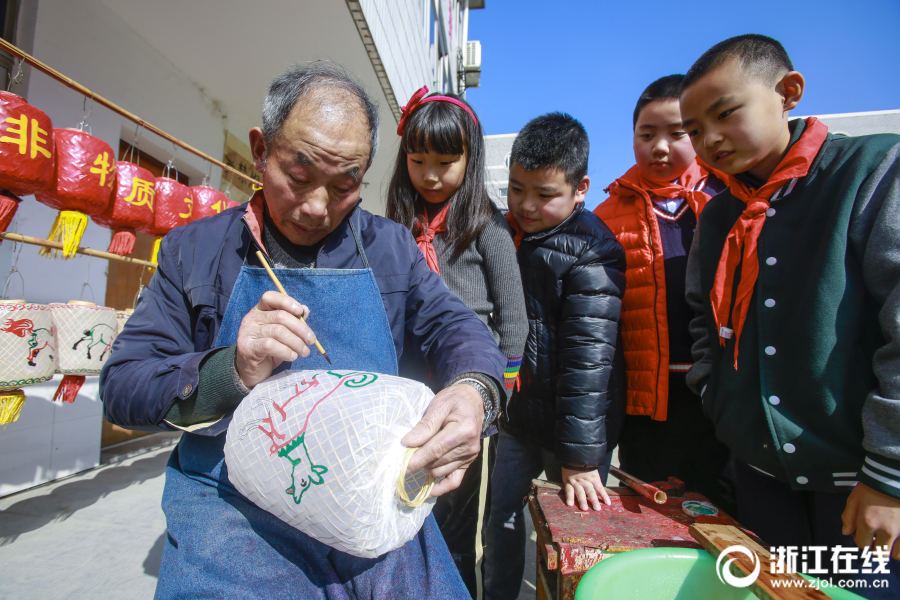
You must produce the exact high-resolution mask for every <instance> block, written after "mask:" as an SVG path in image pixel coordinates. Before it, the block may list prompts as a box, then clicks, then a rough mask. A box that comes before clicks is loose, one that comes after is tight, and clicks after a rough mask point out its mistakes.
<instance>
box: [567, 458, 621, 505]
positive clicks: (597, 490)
mask: <svg viewBox="0 0 900 600" xmlns="http://www.w3.org/2000/svg"><path fill="white" fill-rule="evenodd" d="M562 478H563V485H564V486H565V489H566V504H567V505H568V506H575V500H576V499H577V500H578V506H579V507H580V508H581V510H588V501H590V505H591V507H593V509H594V510H600V500H599V499H598V496H599V497H600V498H603V504H606V505H607V506H609V503H610V502H609V495H608V494H607V493H606V488H605V487H603V481H602V480H601V479H600V473H598V472H597V469H592V470H590V471H573V470H571V469H567V468H565V467H562Z"/></svg>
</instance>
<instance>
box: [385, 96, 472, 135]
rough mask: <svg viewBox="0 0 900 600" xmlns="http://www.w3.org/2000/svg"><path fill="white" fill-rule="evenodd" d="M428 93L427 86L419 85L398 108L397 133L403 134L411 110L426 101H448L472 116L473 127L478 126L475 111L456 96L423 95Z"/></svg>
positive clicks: (411, 112)
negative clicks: (404, 104)
mask: <svg viewBox="0 0 900 600" xmlns="http://www.w3.org/2000/svg"><path fill="white" fill-rule="evenodd" d="M426 94H428V86H427V85H423V86H422V87H420V88H419V89H418V90H417V91H416V93H415V94H413V95H412V98H410V99H409V102H408V103H407V104H406V106H404V107H403V108H401V109H400V113H401V115H400V123H398V124H397V135H401V136H402V135H403V128H404V127H406V119H408V118H409V115H411V114H413V111H414V110H416V109H417V108H418V107H419V106H421V105H422V104H425V103H426V102H435V101H439V102H449V103H450V104H455V105H456V106H458V107H460V108H461V109H463V110H464V111H466V112H467V113H469V116H470V117H472V122H473V123H475V127H478V119H477V118H476V117H475V113H474V112H472V109H471V108H469V107H468V106H466V104H465V102H461V101H459V100H457V99H456V98H451V97H450V96H430V97H428V98H426V97H425V95H426Z"/></svg>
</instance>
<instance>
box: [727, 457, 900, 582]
mask: <svg viewBox="0 0 900 600" xmlns="http://www.w3.org/2000/svg"><path fill="white" fill-rule="evenodd" d="M736 462H737V464H736V468H735V471H736V474H737V502H738V520H739V521H740V522H741V525H743V526H744V527H746V528H747V529H749V530H750V531H752V532H753V533H755V534H756V535H757V536H759V538H760V539H761V540H762V541H763V542H764V543H765V544H767V545H768V546H769V547H777V546H796V547H797V549H798V550H800V549H802V548H803V546H807V547H809V546H826V547H827V548H828V549H827V551H825V552H824V553H823V554H822V556H823V560H822V564H821V566H822V567H823V568H825V569H827V570H828V571H829V573H828V574H819V573H808V574H809V575H812V576H814V577H817V578H819V579H822V580H827V579H831V580H832V583H833V584H835V585H836V584H837V583H838V581H839V580H841V579H853V580H863V581H867V582H869V583H868V587H863V586H861V585H852V584H851V586H852V587H851V586H847V587H848V589H850V591H852V592H854V593H856V594H859V595H860V596H863V597H864V598H872V599H881V598H898V597H900V561H897V560H891V561H890V566H889V570H890V574H878V573H876V574H858V575H846V574H845V575H832V574H831V572H832V561H831V557H832V554H831V553H832V549H833V548H835V547H837V546H844V547H851V548H855V547H856V543H855V542H854V541H853V537H852V536H849V535H843V534H841V527H842V525H843V523H842V521H841V513H843V512H844V507H845V505H846V504H847V496H848V494H841V493H828V492H797V491H794V490H792V489H791V486H789V485H788V484H786V483H782V482H780V481H778V480H777V479H775V478H774V477H769V476H767V475H763V474H762V473H760V472H758V471H756V470H754V469H752V468H750V467H749V466H747V465H745V464H744V463H742V462H740V461H736ZM857 556H858V555H857ZM809 560H810V563H812V561H813V560H814V559H813V557H812V555H811V554H810V555H809ZM873 566H874V565H873ZM861 567H862V562H861V561H858V560H857V561H855V562H854V563H853V568H854V569H855V570H857V571H858V570H860V569H861ZM797 570H799V571H801V572H802V571H803V569H802V568H801V565H800V563H799V561H798V564H797ZM807 570H808V569H807ZM873 580H887V581H888V585H887V587H882V588H875V587H874V586H873V585H874V584H872V583H871V582H872V581H873ZM845 585H846V584H845ZM824 591H825V592H826V593H827V592H828V590H827V589H826V590H824Z"/></svg>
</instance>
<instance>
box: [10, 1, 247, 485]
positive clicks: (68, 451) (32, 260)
mask: <svg viewBox="0 0 900 600" xmlns="http://www.w3.org/2000/svg"><path fill="white" fill-rule="evenodd" d="M31 16H32V17H36V19H35V20H33V21H32V23H33V26H34V29H33V34H32V31H27V30H25V31H21V32H20V35H19V40H20V43H21V44H22V47H23V50H25V51H26V52H29V53H30V54H32V55H33V56H35V57H36V58H38V59H39V60H41V61H43V62H44V63H46V64H48V65H50V66H51V67H53V68H55V69H57V70H58V71H60V72H62V73H64V74H66V75H68V76H69V77H71V78H72V79H74V80H75V81H78V82H79V83H81V84H83V85H85V86H87V87H88V88H90V89H93V90H95V91H96V92H97V93H99V94H101V95H102V96H104V97H106V98H108V99H109V100H111V101H113V102H115V103H116V104H118V105H119V106H122V107H124V108H126V109H127V110H129V111H131V112H132V113H135V114H137V115H139V116H141V117H142V118H144V119H146V120H147V121H148V122H150V123H153V124H154V125H157V126H158V127H161V128H162V129H163V130H164V131H168V132H172V133H173V134H175V135H177V136H178V137H179V138H180V139H183V140H184V141H186V142H188V143H189V144H191V145H193V146H194V147H196V148H198V149H200V150H203V151H204V152H207V153H208V154H210V155H212V156H221V154H222V148H223V146H224V128H223V123H222V119H221V115H220V114H218V113H217V111H216V108H215V106H214V105H213V103H212V102H211V100H210V99H209V98H207V97H206V96H204V94H203V92H202V91H201V90H200V89H199V88H198V87H197V86H196V85H195V84H193V83H192V82H191V81H190V80H189V79H188V78H187V77H185V76H184V75H183V74H182V73H181V72H180V71H179V70H178V69H177V68H176V66H175V65H173V64H172V63H170V62H169V61H167V60H165V59H164V58H163V57H162V56H161V55H160V54H159V53H158V52H156V51H155V50H154V49H153V47H152V46H150V45H149V44H148V43H146V42H145V41H144V39H143V38H142V37H141V36H140V35H138V33H137V32H135V31H134V30H133V29H131V28H130V27H129V26H128V25H127V24H126V23H125V22H124V21H123V20H122V19H120V18H119V17H117V16H116V15H115V13H112V12H111V11H110V10H108V9H107V8H106V7H105V6H104V5H103V4H102V3H101V2H99V1H97V0H80V1H79V2H71V1H68V0H41V2H40V3H39V5H38V7H37V12H36V14H32V15H31ZM29 26H31V25H30V24H29V19H28V18H23V19H20V28H26V29H27V28H28V27H29ZM32 39H33V42H31V41H29V40H32ZM25 69H26V70H30V67H27V66H26V67H25ZM26 83H27V85H22V86H18V88H17V87H15V86H14V87H13V89H12V90H11V91H13V92H15V93H18V94H21V95H23V96H25V98H26V99H27V100H28V101H29V103H30V104H32V105H34V106H35V107H37V108H39V109H40V110H42V111H44V112H45V113H47V114H48V115H49V116H50V118H51V119H52V121H53V125H54V127H58V128H61V127H74V126H77V125H78V123H79V121H81V119H82V116H83V111H82V106H83V96H81V95H80V94H78V93H77V92H75V91H73V90H70V89H68V88H66V87H64V86H63V85H62V84H60V83H57V82H56V81H54V80H52V79H50V78H49V77H47V76H45V75H43V74H42V73H39V72H37V71H33V70H31V71H30V73H29V77H28V80H27V82H26ZM22 88H25V89H22ZM90 125H91V130H92V133H93V135H95V136H97V137H99V138H101V139H102V140H104V141H105V142H107V143H108V144H109V145H110V146H112V147H113V149H114V150H115V151H116V152H118V148H119V140H120V138H123V137H124V138H127V139H130V138H131V137H132V136H133V134H134V125H133V124H132V123H130V122H129V121H126V120H125V119H123V118H122V117H120V116H118V115H116V114H115V113H113V112H112V111H110V110H108V109H105V108H103V107H101V106H99V105H96V104H95V105H94V106H93V109H92V113H91V119H90ZM229 126H230V127H231V128H234V129H236V130H243V131H247V130H248V129H249V127H247V126H246V125H241V124H235V123H234V122H232V123H230V124H229ZM238 128H240V129H238ZM142 137H143V140H142V142H141V147H142V148H143V149H145V150H150V149H151V147H152V149H153V150H155V151H151V153H152V154H153V155H154V157H155V158H157V159H160V160H162V161H164V162H165V161H166V160H167V159H168V158H169V156H170V155H171V154H172V152H173V147H172V144H170V143H168V142H165V141H163V140H162V139H160V138H158V137H157V136H154V135H152V134H148V133H146V132H144V134H143V136H142ZM175 156H176V165H177V166H178V167H179V170H181V171H182V172H185V173H187V174H188V175H189V176H190V178H191V184H192V185H197V184H199V183H200V180H201V178H202V176H203V174H204V173H205V171H206V167H205V164H204V163H203V162H202V161H201V160H200V159H199V158H196V157H194V156H193V155H189V154H188V153H187V152H186V151H184V150H179V151H178V152H177V153H175ZM214 171H218V169H214ZM218 177H219V175H218V173H214V181H212V184H213V185H214V186H217V185H218V181H217V179H218ZM55 216H56V211H54V210H51V209H50V208H48V207H46V206H44V205H43V204H40V203H38V202H37V201H35V200H34V198H33V197H31V196H28V197H26V198H25V199H24V201H23V202H22V203H21V204H20V206H19V210H18V213H17V215H16V218H15V220H14V222H13V223H12V224H11V225H10V227H9V231H18V232H19V233H22V234H25V235H31V236H34V237H39V238H46V237H47V234H48V233H49V231H50V228H51V225H52V223H53V220H54V218H55ZM109 241H110V231H109V230H108V229H104V228H102V227H100V226H98V225H96V224H94V223H93V222H90V223H89V224H88V227H87V231H86V232H85V235H84V238H83V239H82V242H81V245H82V246H85V247H89V248H96V249H100V250H106V248H107V246H108V245H109ZM13 246H14V244H12V243H10V242H4V243H3V244H2V245H0V273H3V274H6V273H7V272H8V271H9V268H10V264H11V257H12V251H13ZM89 263H90V275H89V277H88V266H89ZM107 265H108V263H107V261H105V260H100V259H90V258H88V257H86V256H80V255H79V256H78V257H77V258H74V259H71V260H68V261H63V260H51V259H48V258H44V257H39V256H38V248H37V247H36V246H24V247H22V250H21V254H20V255H19V260H18V270H19V271H20V272H21V274H22V276H23V278H24V280H25V288H24V293H23V292H21V291H20V289H21V288H20V286H19V283H18V279H15V280H14V282H13V283H12V285H11V289H10V292H9V293H10V297H16V298H22V297H24V298H25V299H26V300H28V301H30V302H37V303H42V304H46V303H50V302H65V301H68V300H73V299H78V298H79V297H81V292H82V284H83V283H84V282H85V281H86V280H87V281H88V283H89V285H90V288H89V289H87V291H86V293H85V296H84V299H85V300H94V301H96V302H97V303H98V304H103V302H104V299H105V297H106V269H107ZM147 281H149V275H148V277H147ZM91 291H92V292H93V294H91ZM58 380H59V376H57V380H56V381H54V382H53V384H52V385H51V384H50V383H47V384H43V385H41V386H31V387H27V388H25V392H26V395H27V397H28V400H27V401H26V403H25V407H24V408H23V410H22V414H21V416H20V417H19V420H18V421H17V422H16V423H13V424H11V425H9V426H8V427H7V428H6V430H4V431H0V456H3V457H4V460H3V462H2V464H0V495H5V494H9V493H12V492H14V491H17V490H20V489H24V488H27V487H31V486H33V485H36V484H39V483H43V482H44V481H49V480H52V479H56V478H59V477H62V476H65V475H68V474H70V473H74V472H77V471H81V470H84V469H86V468H90V467H92V466H96V465H97V464H98V462H99V457H100V427H101V415H102V408H101V405H100V402H99V399H98V396H97V378H96V377H89V378H88V379H87V383H86V384H85V386H84V387H82V389H81V392H80V394H79V395H78V398H77V399H76V400H75V403H74V404H66V405H64V406H60V405H58V404H53V403H52V402H51V398H52V396H53V392H54V391H55V389H56V385H57V384H58Z"/></svg>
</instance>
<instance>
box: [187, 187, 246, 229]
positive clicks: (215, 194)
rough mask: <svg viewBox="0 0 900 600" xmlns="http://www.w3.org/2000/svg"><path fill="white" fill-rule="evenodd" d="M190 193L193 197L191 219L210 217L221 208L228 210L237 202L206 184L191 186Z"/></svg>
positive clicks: (220, 210)
mask: <svg viewBox="0 0 900 600" xmlns="http://www.w3.org/2000/svg"><path fill="white" fill-rule="evenodd" d="M191 194H192V195H193V197H194V218H193V219H192V220H193V221H196V220H197V219H202V218H203V217H212V216H214V215H217V214H219V213H220V212H222V211H223V210H228V209H229V208H232V207H234V206H238V204H239V203H238V202H235V201H234V200H232V199H231V198H229V197H228V196H226V195H225V194H223V193H222V192H220V191H219V190H217V189H214V188H211V187H209V186H207V185H197V186H194V187H192V188H191Z"/></svg>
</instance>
